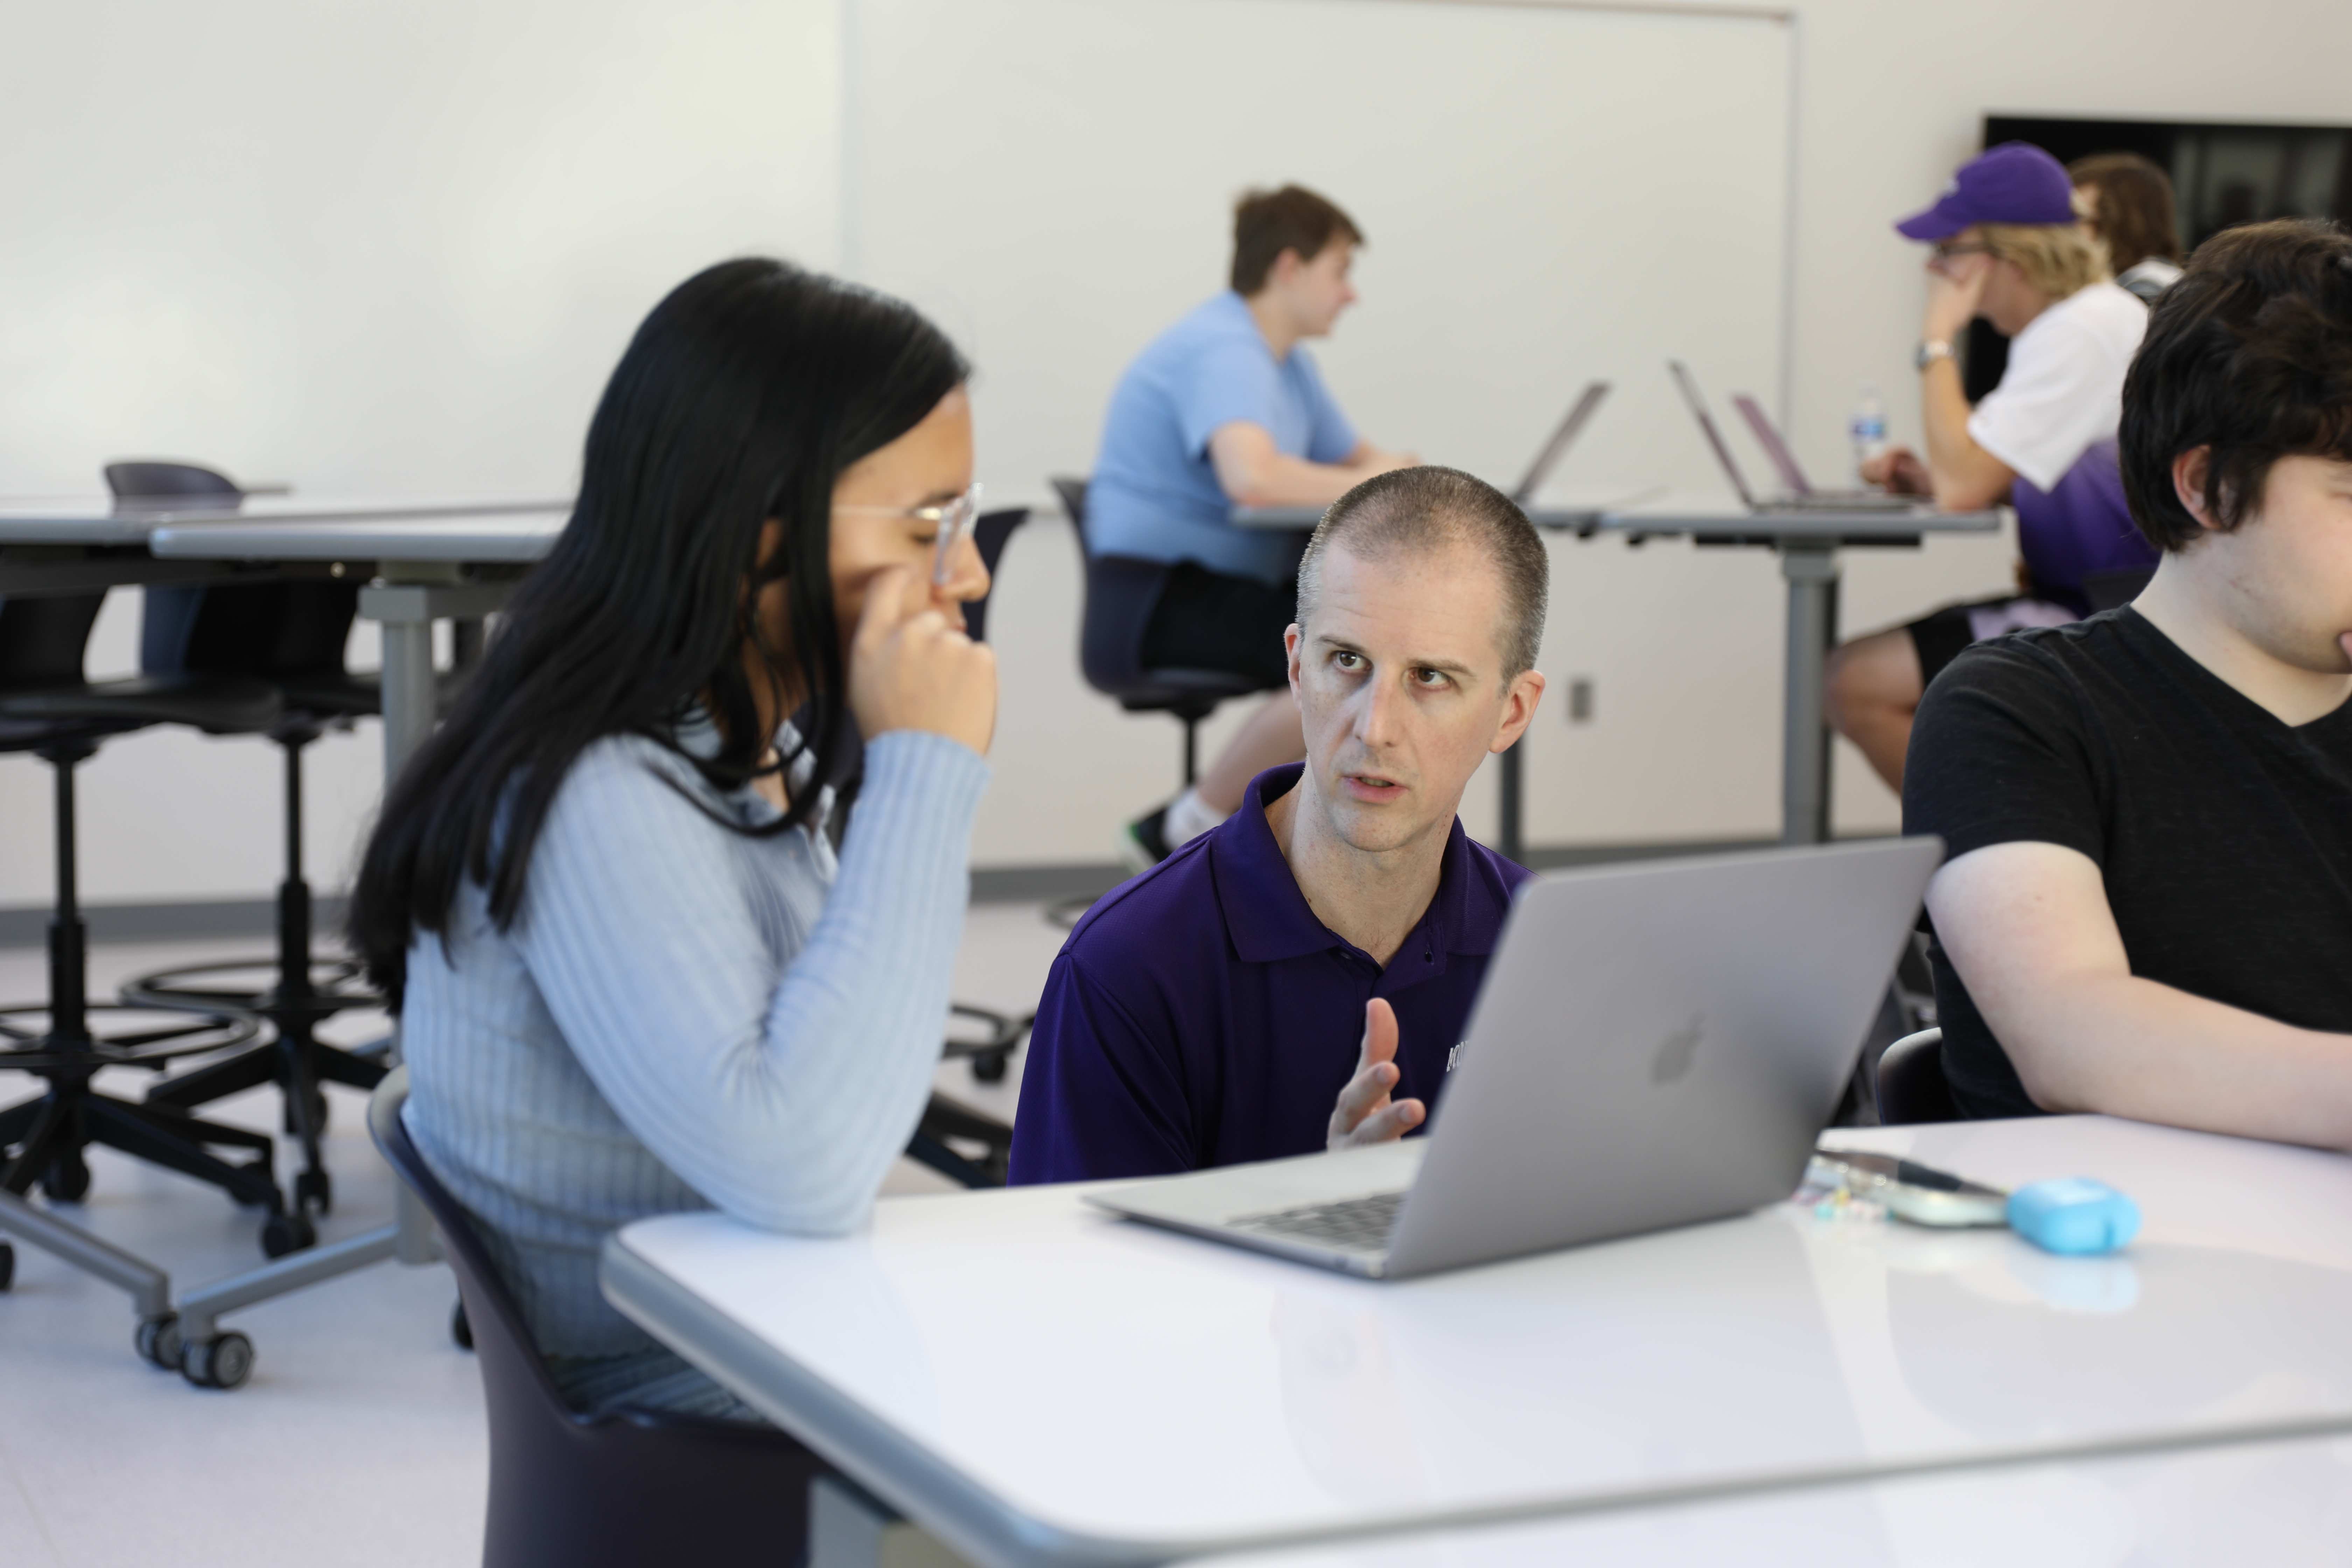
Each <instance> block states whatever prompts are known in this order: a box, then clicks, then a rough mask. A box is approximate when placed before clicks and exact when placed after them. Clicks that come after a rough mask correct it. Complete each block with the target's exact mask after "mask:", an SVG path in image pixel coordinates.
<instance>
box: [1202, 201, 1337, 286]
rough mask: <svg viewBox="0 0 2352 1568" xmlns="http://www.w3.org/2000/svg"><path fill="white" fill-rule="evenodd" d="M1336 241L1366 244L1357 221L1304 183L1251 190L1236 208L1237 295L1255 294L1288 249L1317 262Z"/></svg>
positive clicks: (1300, 257) (1307, 259)
mask: <svg viewBox="0 0 2352 1568" xmlns="http://www.w3.org/2000/svg"><path fill="white" fill-rule="evenodd" d="M1335 239H1343V240H1346V241H1347V242H1348V243H1349V244H1350V245H1361V244H1363V243H1364V231H1363V230H1362V229H1360V228H1358V227H1357V226H1356V220H1355V219H1354V218H1351V217H1349V216H1348V215H1347V214H1346V213H1343V212H1341V211H1340V210H1339V208H1338V207H1337V206H1335V205H1332V204H1331V203H1329V202H1328V201H1326V200H1324V199H1323V198H1322V197H1321V196H1318V195H1316V194H1315V193H1314V192H1313V191H1310V190H1308V189H1307V187H1306V186H1304V185H1285V186H1283V187H1282V189H1280V190H1278V191H1250V192H1246V193H1244V195H1243V196H1242V199H1241V200H1240V201H1238V202H1236V203H1234V269H1233V285H1234V292H1235V293H1236V294H1242V295H1250V294H1255V293H1256V292H1257V291H1258V290H1259V289H1263V288H1265V278H1266V274H1267V273H1269V272H1271V271H1273V270H1274V264H1275V263H1276V261H1277V260H1279V259H1281V257H1282V253H1283V252H1284V251H1286V250H1295V251H1297V252H1298V259H1299V260H1301V261H1312V260H1314V259H1315V258H1317V257H1318V256H1320V255H1322V254H1323V247H1325V246H1327V245H1328V244H1330V243H1331V242H1332V241H1333V240H1335Z"/></svg>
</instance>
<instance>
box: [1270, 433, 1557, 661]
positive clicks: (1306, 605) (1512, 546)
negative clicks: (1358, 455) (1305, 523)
mask: <svg viewBox="0 0 2352 1568" xmlns="http://www.w3.org/2000/svg"><path fill="white" fill-rule="evenodd" d="M1335 544H1344V545H1346V546H1347V547H1348V550H1349V553H1350V554H1353V555H1355V556H1357V557H1359V558H1360V559H1362V560H1366V561H1377V560H1381V559H1384V558H1386V557H1388V556H1390V555H1392V554H1395V553H1397V552H1402V551H1412V552H1428V551H1434V550H1444V549H1448V548H1450V547H1452V546H1454V545H1456V544H1467V545H1470V546H1472V547H1474V548H1475V549H1477V550H1480V551H1483V552H1486V558H1487V559H1488V560H1490V561H1492V562H1493V563H1495V571H1496V574H1497V575H1499V576H1500V577H1501V578H1502V582H1503V601H1504V603H1503V611H1504V614H1503V619H1502V621H1501V622H1500V623H1499V624H1498V625H1497V626H1496V637H1495V640H1496V645H1497V646H1498V647H1500V648H1501V650H1502V654H1503V679H1506V680H1508V679H1511V678H1512V677H1514V676H1517V675H1519V674H1521V673H1522V672H1524V671H1527V670H1530V669H1533V668H1535V667H1536V654H1537V652H1538V649H1540V648H1541V647H1542V646H1543V629H1544V608H1545V606H1546V605H1548V604H1549V602H1550V598H1551V557H1550V555H1549V553H1547V552H1545V550H1544V546H1543V541H1542V539H1540V538H1539V537H1538V536H1537V533H1536V529H1535V524H1533V523H1531V522H1529V521H1528V514H1527V513H1526V512H1523V511H1521V510H1519V508H1518V504H1517V502H1516V501H1514V500H1511V498H1510V497H1508V496H1507V495H1505V494H1504V493H1503V492H1502V491H1500V490H1498V489H1496V488H1495V487H1494V486H1492V485H1490V484H1488V483H1487V482H1486V480H1484V479H1477V478H1475V477H1473V476H1472V475H1469V474H1465V473H1464V472H1463V471H1462V470H1461V469H1459V468H1437V467H1435V466H1429V467H1423V468H1398V469H1395V470H1393V471H1392V472H1390V473H1385V474H1376V475H1374V476H1373V477H1372V478H1370V479H1366V480H1365V481H1364V482H1363V483H1362V484H1360V485H1358V486H1357V487H1356V488H1355V489H1351V490H1349V492H1348V493H1347V494H1346V495H1343V496H1341V497H1340V498H1339V500H1336V501H1333V502H1332V503H1331V510H1328V511H1327V512H1325V513H1324V514H1323V521H1321V522H1319V523H1318V524H1316V526H1315V536H1314V537H1313V538H1312V539H1309V540H1308V541H1307V553H1306V554H1305V555H1304V556H1302V557H1301V558H1300V560H1299V563H1298V624H1299V625H1300V626H1305V625H1306V624H1307V616H1308V615H1309V614H1310V613H1311V612H1312V611H1313V609H1314V607H1315V595H1316V591H1317V590H1318V588H1320V587H1321V586H1322V577H1323V557H1324V555H1325V554H1327V553H1328V552H1329V551H1330V549H1331V547H1332V546H1333V545H1335Z"/></svg>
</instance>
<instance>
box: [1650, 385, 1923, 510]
mask: <svg viewBox="0 0 2352 1568" xmlns="http://www.w3.org/2000/svg"><path fill="white" fill-rule="evenodd" d="M1666 369H1667V371H1668V372H1669V373H1670V374H1672V375H1673V376H1674V378H1675V386H1677V387H1678V388H1680V389H1681V391H1682V395H1683V401H1684V402H1685V404H1687V405H1690V411H1691V417H1692V418H1694V419H1696V420H1697V421H1698V427H1699V433H1700V434H1701V435H1703V436H1705V437H1706V444H1707V447H1708V449H1709V450H1710V451H1712V452H1714V454H1715V460H1716V462H1717V464H1718V465H1719V466H1720V467H1721V468H1722V469H1723V473H1724V477H1725V478H1726V479H1729V480H1730V481H1731V488H1732V489H1733V490H1735V491H1737V492H1738V496H1739V500H1740V502H1741V504H1743V505H1744V506H1746V507H1747V508H1748V510H1750V511H1754V512H1775V511H1861V512H1906V511H1916V510H1919V509H1920V508H1921V507H1922V506H1924V505H1926V504H1927V503H1926V501H1925V500H1924V499H1923V498H1921V497H1919V496H1898V495H1891V494H1889V493H1888V492H1886V491H1885V490H1817V489H1811V487H1810V486H1808V485H1806V484H1805V483H1804V476H1803V475H1802V474H1801V473H1798V472H1797V468H1796V459H1795V458H1790V457H1789V456H1788V447H1787V445H1786V444H1785V443H1784V442H1782V441H1781V440H1780V433H1779V432H1778V431H1777V430H1776V431H1774V432H1773V434H1772V437H1771V439H1770V440H1769V441H1767V442H1766V443H1765V447H1764V449H1765V451H1766V452H1767V453H1768V454H1769V455H1770V456H1771V457H1772V461H1773V464H1774V466H1775V467H1777V468H1780V477H1781V479H1782V480H1783V481H1784V482H1787V483H1788V485H1789V488H1790V490H1792V491H1794V492H1795V493H1793V494H1791V495H1789V496H1785V497H1781V496H1776V497H1772V498H1770V499H1769V500H1759V498H1758V496H1757V494H1756V492H1755V491H1754V490H1752V489H1748V476H1747V475H1746V474H1745V473H1743V472H1741V471H1740V468H1739V464H1738V460H1737V459H1735V458H1733V457H1732V455H1731V447H1730V444H1729V443H1728V442H1727V441H1725V440H1724V438H1723V432H1722V431H1721V430H1719V429H1717V427H1716V423H1715V416H1714V415H1713V414H1711V413H1709V412H1708V410H1707V406H1706V395H1705V394H1703V393H1701V392H1700V391H1699V389H1698V380H1697V378H1696V376H1694V375H1692V374H1691V373H1690V367H1689V366H1688V365H1686V364H1685V363H1683V362H1682V361H1680V360H1678V359H1670V360H1668V361H1667V362H1666ZM1749 401H1750V402H1752V401H1753V400H1752V399H1750V400H1749ZM1761 412H1762V410H1761V409H1759V410H1758V413H1759V414H1760V413H1761ZM1791 476H1793V478H1792V477H1791Z"/></svg>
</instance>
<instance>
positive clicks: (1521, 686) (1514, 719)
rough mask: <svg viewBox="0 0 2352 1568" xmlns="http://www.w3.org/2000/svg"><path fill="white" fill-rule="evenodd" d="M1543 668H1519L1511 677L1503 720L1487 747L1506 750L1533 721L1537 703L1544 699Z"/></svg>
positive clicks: (1504, 704)
mask: <svg viewBox="0 0 2352 1568" xmlns="http://www.w3.org/2000/svg"><path fill="white" fill-rule="evenodd" d="M1543 694H1544V678H1543V671H1541V670H1539V669H1527V670H1521V671H1520V672H1519V673H1518V674H1517V675H1515V676H1513V677H1511V685H1510V689H1508V690H1507V691H1506V692H1504V694H1503V721H1502V722H1501V723H1499V724H1497V725H1496V726H1495V738H1494V739H1493V740H1492V741H1490V742H1487V743H1486V750H1487V751H1489V752H1497V753H1499V752H1507V751H1509V750H1510V749H1511V747H1512V746H1513V745H1515V744H1516V743H1517V741H1518V738H1519V737H1520V736H1522V735H1524V734H1526V733H1527V732H1528V725H1530V724H1532V723H1534V722H1535V721H1536V705H1537V704H1538V703H1539V702H1541V701H1542V700H1543Z"/></svg>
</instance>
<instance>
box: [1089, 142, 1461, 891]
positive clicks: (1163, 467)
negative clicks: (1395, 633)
mask: <svg viewBox="0 0 2352 1568" xmlns="http://www.w3.org/2000/svg"><path fill="white" fill-rule="evenodd" d="M1363 242H1364V241H1363V233H1362V230H1360V228H1358V227H1357V226H1356V224H1355V222H1354V220H1352V219H1351V218H1349V216H1348V215H1347V214H1346V213H1344V212H1341V211H1340V210H1339V207H1337V206H1335V205H1332V204H1331V203H1330V202H1328V201H1327V200H1325V199H1324V198H1323V197H1321V196H1319V195H1316V194H1315V193H1314V192H1312V191H1308V190H1305V189H1303V188H1301V187H1299V186H1297V185H1285V186H1284V187H1282V188H1281V189H1280V190H1277V191H1253V192H1251V193H1249V194H1248V195H1244V197H1243V198H1242V199H1241V201H1240V203H1239V204H1238V205H1236V206H1235V208H1234V260H1233V269H1232V275H1231V279H1230V280H1231V283H1232V287H1231V288H1229V289H1226V290H1225V291H1224V292H1223V293H1222V294H1219V295H1217V296H1216V297H1215V298H1213V299H1212V300H1208V301H1206V302H1205V303H1203V304H1202V305H1200V306H1198V307H1197V308H1195V309H1194V310H1192V311H1191V312H1189V313H1188V314H1186V315H1185V316H1184V317H1183V318H1182V319H1181V321H1177V322H1176V324H1175V325H1173V326H1171V327H1170V328H1169V329H1168V330H1167V331H1164V332H1162V333H1160V336H1159V337H1157V338H1155V339H1153V340H1152V342H1150V345H1149V346H1148V347H1146V348H1145V349H1144V351H1143V353H1141V354H1139V355H1138V356H1137V358H1136V361H1135V363H1133V364H1131V365H1129V367H1128V370H1127V374H1125V375H1123V376H1122V377H1120V378H1119V384H1118V389H1117V390H1116V391H1115V392H1113V393H1112V395H1111V401H1110V413H1109V416H1108V418H1107V419H1106V421H1105V423H1104V428H1103V441H1102V451H1101V453H1100V455H1099V457H1098V458H1097V460H1096V463H1095V470H1094V476H1093V479H1092V480H1091V481H1090V482H1089V484H1088V487H1087V517H1086V530H1087V542H1088V544H1089V545H1090V546H1091V547H1092V548H1093V550H1094V552H1096V553H1097V554H1098V555H1119V556H1127V557H1130V558H1133V559H1139V560H1143V561H1152V562H1159V563H1162V564H1164V565H1165V567H1166V568H1167V571H1166V574H1165V577H1164V579H1163V581H1162V583H1161V584H1160V593H1159V597H1158V602H1157V604H1156V605H1155V606H1154V608H1153V609H1152V612H1151V614H1150V618H1149V619H1148V620H1147V621H1146V623H1145V625H1144V626H1143V628H1142V638H1141V647H1140V658H1139V663H1140V666H1141V667H1142V668H1183V669H1214V670H1223V671H1227V672H1230V673H1233V674H1238V675H1242V676H1244V677H1248V678H1250V679H1255V680H1256V681H1258V682H1259V683H1260V684H1261V686H1262V687H1263V688H1264V689H1267V690H1272V691H1276V692H1278V693H1279V695H1277V696H1276V697H1275V698H1273V699H1272V700H1269V701H1268V702H1267V703H1266V704H1265V707H1264V708H1263V709H1261V710H1259V711H1258V712H1257V713H1256V714H1255V715H1254V716H1253V717H1252V719H1251V720H1250V721H1249V723H1248V724H1247V725H1246V726H1245V727H1244V729H1243V731H1242V732H1241V733H1240V734H1239V735H1238V736H1236V737H1235V738H1234V742H1232V743H1231V744H1230V745H1228V746H1227V747H1226V748H1225V750H1224V751H1223V753H1222V754H1220V755H1219V756H1218V757H1217V758H1216V760H1215V761H1214V762H1213V763H1211V764H1210V765H1209V768H1208V770H1207V771H1206V772H1205V773H1202V776H1201V780H1200V783H1199V784H1198V785H1197V786H1195V787H1194V788H1192V789H1188V790H1186V791H1185V792H1184V794H1183V795H1180V796H1178V797H1177V798H1176V799H1175V800H1173V801H1171V802H1169V803H1168V804H1167V805H1164V806H1161V807H1160V809H1158V810H1156V811H1153V812H1151V813H1150V815H1148V816H1144V817H1142V818H1140V819H1139V820H1138V821H1136V822H1134V823H1131V824H1129V826H1128V828H1127V831H1126V834H1125V837H1124V840H1123V842H1122V844H1121V850H1122V853H1124V854H1125V855H1126V857H1127V858H1128V859H1129V862H1130V863H1131V864H1133V865H1135V866H1136V867H1137V868H1139V869H1140V868H1142V867H1144V866H1148V865H1150V864H1152V863H1154V862H1156V861H1158V860H1160V859H1161V858H1164V857H1165V856H1166V855H1167V854H1168V852H1169V851H1170V850H1171V849H1173V848H1175V847H1177V846H1178V845H1180V844H1181V843H1183V842H1185V841H1186V840H1187V839H1189V838H1192V837H1196V836H1197V835H1199V834H1201V833H1204V832H1206V831H1207V830H1208V829H1209V828H1211V827H1213V826H1216V825H1217V824H1218V823H1219V822H1221V821H1223V819H1224V817H1225V816H1228V815H1230V814H1231V813H1232V811H1233V810H1234V807H1235V806H1237V805H1240V804H1241V798H1242V792H1243V791H1244V789H1245V788H1246V787H1247V785H1248V784H1249V781H1250V780H1251V779H1252V778H1253V777H1255V775H1256V774H1257V773H1260V772H1262V771H1263V770H1265V769H1266V768H1269V767H1274V766H1277V765H1279V764H1281V763H1288V762H1297V760H1298V759H1299V758H1301V757H1302V756H1304V755H1305V754H1306V753H1305V750H1304V742H1302V741H1301V740H1300V738H1299V726H1298V710H1297V704H1296V703H1295V702H1293V701H1292V700H1291V699H1290V696H1289V692H1288V690H1287V689H1286V680H1287V677H1286V657H1285V655H1284V652H1283V646H1282V637H1283V631H1284V628H1285V627H1286V626H1289V624H1290V619H1291V607H1292V605H1293V603H1294V602H1295V599H1296V595H1297V574H1298V558H1299V552H1301V551H1302V550H1303V549H1304V548H1305V545H1306V540H1307V536H1306V535H1305V533H1303V532H1301V533H1295V534H1294V533H1280V532H1268V531H1264V530H1254V529H1244V528H1239V527H1236V526H1235V525H1234V521H1233V509H1234V508H1235V507H1237V506H1307V507H1325V506H1328V505H1329V504H1330V503H1331V502H1333V501H1335V500H1339V497H1340V496H1341V495H1343V494H1345V493H1346V492H1347V491H1348V490H1349V489H1353V488H1354V487H1355V486H1356V485H1358V484H1360V483H1361V482H1362V481H1363V480H1365V479H1369V478H1370V477H1371V476H1372V475H1374V474H1378V473H1384V472H1386V471H1388V470H1389V469H1391V468H1409V467H1411V466H1412V465H1413V464H1414V463H1416V462H1418V461H1419V459H1418V458H1413V457H1411V456H1409V455H1407V454H1403V453H1394V452H1384V451H1381V449H1380V448H1378V447H1374V446H1372V445H1371V444H1370V442H1368V441H1366V440H1364V439H1363V438H1362V437H1360V436H1359V435H1358V434H1357V433H1356V428H1355V426H1353V425H1351V424H1350V423H1349V420H1348V416H1347V415H1345V414H1344V413H1342V412H1341V411H1340V408H1339V403H1338V402H1337V401H1336V400H1335V399H1334V398H1333V397H1332V396H1331V394H1330V393H1329V391H1328V390H1327V389H1326V388H1325V386H1324V384H1323V377H1322V375H1321V374H1320V373H1319V372H1318V370H1317V369H1316V366H1315V361H1314V358H1313V356H1311V355H1310V354H1309V353H1307V349H1306V348H1305V346H1304V342H1303V340H1305V339H1307V338H1319V337H1324V336H1327V335H1328V334H1329V332H1330V331H1331V327H1332V324H1333V323H1334V322H1335V321H1338V320H1339V312H1340V311H1342V310H1346V309H1347V308H1348V307H1349V305H1351V304H1353V303H1354V302H1355V300H1356V291H1355V289H1354V287H1353V286H1352V285H1351V284H1350V283H1349V269H1350V268H1351V267H1352V266H1353V264H1354V261H1355V254H1356V251H1357V249H1358V247H1360V246H1361V245H1362V244H1363Z"/></svg>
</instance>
